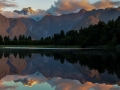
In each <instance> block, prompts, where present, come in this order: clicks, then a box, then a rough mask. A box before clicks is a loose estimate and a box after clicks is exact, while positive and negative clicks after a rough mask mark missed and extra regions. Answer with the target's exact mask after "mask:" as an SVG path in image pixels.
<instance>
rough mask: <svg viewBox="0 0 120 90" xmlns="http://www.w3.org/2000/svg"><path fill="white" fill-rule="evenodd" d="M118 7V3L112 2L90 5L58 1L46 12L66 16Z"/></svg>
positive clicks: (86, 0) (84, 1)
mask: <svg viewBox="0 0 120 90" xmlns="http://www.w3.org/2000/svg"><path fill="white" fill-rule="evenodd" d="M118 5H120V1H112V0H100V1H98V2H95V3H93V4H91V3H90V2H89V0H58V1H57V2H54V5H52V6H51V8H50V9H48V12H51V13H53V14H55V15H56V14H57V15H59V14H68V13H71V12H77V11H79V10H80V9H86V10H88V11H89V10H92V9H104V8H107V7H114V6H118Z"/></svg>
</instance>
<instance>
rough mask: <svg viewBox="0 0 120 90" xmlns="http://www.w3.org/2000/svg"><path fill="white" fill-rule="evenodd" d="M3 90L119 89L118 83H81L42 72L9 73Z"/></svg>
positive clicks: (5, 78) (3, 80) (4, 79)
mask: <svg viewBox="0 0 120 90" xmlns="http://www.w3.org/2000/svg"><path fill="white" fill-rule="evenodd" d="M1 85H2V86H1V88H2V89H3V90H6V89H12V90H119V87H118V85H106V84H97V83H95V84H93V83H92V82H86V83H85V84H81V83H80V82H79V81H78V80H70V79H62V78H60V77H54V78H51V79H48V78H46V77H44V76H43V75H42V74H40V73H38V72H37V73H35V74H33V75H26V76H20V75H8V76H6V77H4V78H3V79H2V80H1Z"/></svg>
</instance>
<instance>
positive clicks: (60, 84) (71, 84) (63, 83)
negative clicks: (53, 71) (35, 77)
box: [48, 78, 120, 90]
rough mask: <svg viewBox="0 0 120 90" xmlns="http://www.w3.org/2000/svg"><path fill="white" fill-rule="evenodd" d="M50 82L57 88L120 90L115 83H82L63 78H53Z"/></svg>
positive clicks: (67, 89)
mask: <svg viewBox="0 0 120 90" xmlns="http://www.w3.org/2000/svg"><path fill="white" fill-rule="evenodd" d="M48 83H49V84H51V85H52V86H55V87H56V88H55V90H120V88H119V87H114V86H113V85H106V84H93V83H92V82H87V83H85V84H81V83H80V82H79V81H77V80H69V79H61V78H53V79H51V80H50V81H48Z"/></svg>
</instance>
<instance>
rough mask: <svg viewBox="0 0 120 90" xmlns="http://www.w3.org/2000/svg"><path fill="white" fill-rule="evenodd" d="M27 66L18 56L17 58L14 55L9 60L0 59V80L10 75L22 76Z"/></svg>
mask: <svg viewBox="0 0 120 90" xmlns="http://www.w3.org/2000/svg"><path fill="white" fill-rule="evenodd" d="M26 64H27V63H26V61H25V59H20V58H19V57H18V56H17V57H16V58H15V57H14V56H13V55H10V57H9V58H5V57H2V58H1V59H0V79H2V78H3V77H4V76H6V75H9V74H10V75H11V74H20V72H21V71H22V70H24V68H25V67H26Z"/></svg>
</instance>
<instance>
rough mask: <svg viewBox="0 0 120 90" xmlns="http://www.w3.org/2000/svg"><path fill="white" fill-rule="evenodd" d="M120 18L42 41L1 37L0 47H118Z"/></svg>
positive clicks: (22, 36) (55, 35) (23, 37)
mask: <svg viewBox="0 0 120 90" xmlns="http://www.w3.org/2000/svg"><path fill="white" fill-rule="evenodd" d="M119 39H120V16H119V17H118V18H117V19H116V20H115V21H114V20H110V21H108V23H107V24H106V23H105V22H102V21H99V23H98V24H96V25H90V26H89V27H88V28H81V29H80V30H71V31H68V32H66V33H65V32H64V30H61V31H60V33H57V34H54V35H53V36H49V37H46V38H43V37H42V38H41V39H40V40H32V38H31V36H29V37H25V36H24V35H20V36H19V37H16V36H15V37H14V38H13V39H12V40H11V39H10V37H9V36H5V37H4V38H2V37H1V36H0V45H64V46H81V47H86V46H99V45H108V46H117V45H119V44H120V41H119Z"/></svg>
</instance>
